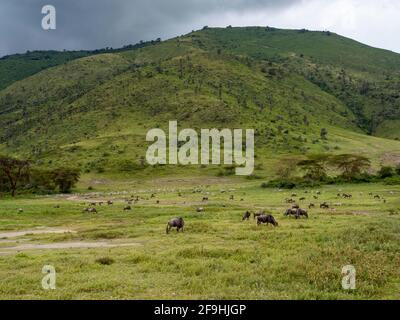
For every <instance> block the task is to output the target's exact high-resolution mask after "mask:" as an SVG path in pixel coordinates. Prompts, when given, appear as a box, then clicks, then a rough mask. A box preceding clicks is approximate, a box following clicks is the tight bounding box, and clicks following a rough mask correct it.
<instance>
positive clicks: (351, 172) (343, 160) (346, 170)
mask: <svg viewBox="0 0 400 320" xmlns="http://www.w3.org/2000/svg"><path fill="white" fill-rule="evenodd" d="M331 163H332V164H333V165H334V166H336V167H337V168H338V169H339V170H341V171H342V176H343V177H345V178H346V179H348V180H351V178H354V177H355V176H357V175H359V174H361V173H362V171H363V170H366V169H368V168H369V167H370V166H371V161H370V160H369V159H368V158H367V157H364V156H359V155H354V154H340V155H336V156H333V157H332V158H331Z"/></svg>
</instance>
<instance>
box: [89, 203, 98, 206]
mask: <svg viewBox="0 0 400 320" xmlns="http://www.w3.org/2000/svg"><path fill="white" fill-rule="evenodd" d="M96 205H97V203H96V202H91V203H89V206H94V207H95V206H96Z"/></svg>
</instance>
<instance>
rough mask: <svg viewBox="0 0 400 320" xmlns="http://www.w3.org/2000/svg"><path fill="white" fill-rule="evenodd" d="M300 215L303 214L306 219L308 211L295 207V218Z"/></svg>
mask: <svg viewBox="0 0 400 320" xmlns="http://www.w3.org/2000/svg"><path fill="white" fill-rule="evenodd" d="M301 216H304V217H306V218H307V219H308V212H307V210H304V209H300V208H299V209H297V212H296V215H295V217H296V219H298V218H300V217H301Z"/></svg>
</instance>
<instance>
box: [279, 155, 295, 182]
mask: <svg viewBox="0 0 400 320" xmlns="http://www.w3.org/2000/svg"><path fill="white" fill-rule="evenodd" d="M299 161H300V160H299V159H297V158H293V157H291V158H289V157H288V158H283V159H281V160H280V161H279V163H278V164H277V169H276V174H277V175H278V176H279V177H280V178H281V179H289V178H290V177H291V176H292V175H293V173H294V172H295V171H296V167H297V165H298V163H299Z"/></svg>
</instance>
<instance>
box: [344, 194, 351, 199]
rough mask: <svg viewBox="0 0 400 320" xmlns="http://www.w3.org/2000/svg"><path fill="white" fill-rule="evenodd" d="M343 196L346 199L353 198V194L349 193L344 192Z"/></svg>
mask: <svg viewBox="0 0 400 320" xmlns="http://www.w3.org/2000/svg"><path fill="white" fill-rule="evenodd" d="M342 197H343V198H345V199H351V198H353V195H351V194H349V193H343V194H342Z"/></svg>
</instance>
